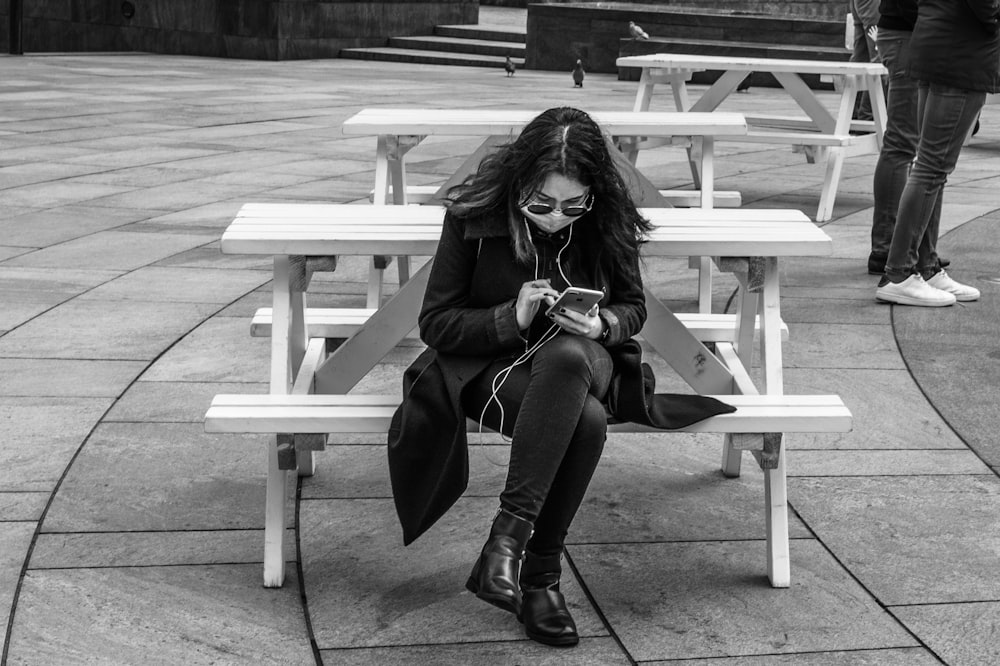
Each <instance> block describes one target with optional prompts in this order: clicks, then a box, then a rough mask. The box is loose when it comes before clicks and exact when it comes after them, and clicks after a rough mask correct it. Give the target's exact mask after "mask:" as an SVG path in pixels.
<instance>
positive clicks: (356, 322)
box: [250, 307, 788, 342]
mask: <svg viewBox="0 0 1000 666" xmlns="http://www.w3.org/2000/svg"><path fill="white" fill-rule="evenodd" d="M374 312H375V310H373V309H371V308H309V309H307V310H306V316H305V319H306V331H307V332H306V336H307V337H310V338H334V339H336V338H349V337H351V336H352V335H354V334H355V333H356V332H357V331H358V330H359V329H360V328H361V327H362V326H364V324H365V322H367V321H368V319H369V318H370V317H371V316H372V314H374ZM675 314H676V315H677V318H678V319H680V320H681V323H683V324H684V325H685V326H686V327H687V329H688V330H689V331H691V332H692V333H693V334H694V336H695V337H696V338H698V339H699V340H701V341H702V342H734V341H735V331H736V315H734V314H713V313H703V312H678V313H675ZM272 319H273V316H272V310H271V308H266V307H265V308H258V309H257V311H256V312H255V313H254V315H253V319H251V321H250V335H251V337H255V338H266V337H270V335H271V322H272ZM754 329H755V332H756V331H759V330H760V318H759V317H757V319H756V321H755V323H754ZM407 337H408V338H411V339H412V338H419V335H418V334H417V330H416V327H414V329H413V330H411V331H410V332H409V333H407ZM781 339H782V341H785V340H788V324H786V323H785V322H781Z"/></svg>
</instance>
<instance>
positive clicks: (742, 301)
mask: <svg viewBox="0 0 1000 666" xmlns="http://www.w3.org/2000/svg"><path fill="white" fill-rule="evenodd" d="M738 279H740V287H739V292H738V294H737V297H736V341H735V344H734V348H735V351H736V356H737V358H738V359H739V362H740V364H742V366H743V367H744V368H745V369H746V370H747V371H748V372H749V370H750V367H751V364H752V363H753V336H754V328H755V324H756V320H757V305H758V304H757V301H758V299H757V294H756V293H755V292H754V291H752V290H751V288H750V285H749V279H748V278H745V277H742V276H741V277H740V278H738ZM734 383H735V382H734ZM733 392H734V393H737V392H739V391H738V387H737V386H733ZM742 453H743V451H742V450H741V449H738V448H736V447H735V446H734V445H733V437H732V435H729V434H727V435H725V436H724V438H723V443H722V474H723V475H724V476H727V477H730V478H736V477H738V476H739V475H740V466H741V463H742Z"/></svg>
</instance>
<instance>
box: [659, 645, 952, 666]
mask: <svg viewBox="0 0 1000 666" xmlns="http://www.w3.org/2000/svg"><path fill="white" fill-rule="evenodd" d="M940 663H941V662H940V661H939V660H938V659H937V658H935V657H934V655H933V654H932V653H931V652H929V651H928V650H925V649H923V648H885V649H881V650H844V651H831V652H815V653H805V654H803V653H799V654H789V655H780V654H769V655H767V656H765V657H731V658H723V659H669V660H666V661H648V662H643V666H658V665H662V666H667V665H668V664H689V665H690V666H781V665H782V664H787V665H788V666H826V665H828V664H837V665H838V666H931V665H932V664H940Z"/></svg>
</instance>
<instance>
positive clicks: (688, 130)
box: [343, 107, 747, 312]
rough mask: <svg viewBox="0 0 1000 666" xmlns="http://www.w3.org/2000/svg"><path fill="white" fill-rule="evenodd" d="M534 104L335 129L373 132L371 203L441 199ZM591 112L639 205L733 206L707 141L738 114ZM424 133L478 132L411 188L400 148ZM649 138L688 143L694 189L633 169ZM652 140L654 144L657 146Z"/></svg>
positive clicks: (736, 124)
mask: <svg viewBox="0 0 1000 666" xmlns="http://www.w3.org/2000/svg"><path fill="white" fill-rule="evenodd" d="M540 112H541V110H540V109H536V110H524V109H428V108H381V107H377V108H367V109H362V110H361V111H359V112H358V113H356V114H354V115H353V116H351V117H350V118H348V119H347V120H345V121H344V124H343V132H344V134H347V135H351V136H376V137H377V140H376V149H375V187H374V190H373V193H372V201H373V203H375V204H386V203H393V204H408V203H441V202H442V201H443V198H444V196H445V194H446V193H447V191H448V189H449V188H450V187H451V186H453V185H456V184H458V183H460V182H462V181H463V180H464V179H465V178H466V176H468V175H469V174H471V173H474V172H475V170H476V169H477V168H478V166H479V163H480V162H481V161H482V159H483V157H484V156H485V155H486V154H487V153H488V152H490V151H492V150H493V149H494V148H495V147H496V146H497V145H498V144H500V143H504V142H508V141H512V140H513V139H514V138H515V137H516V136H517V135H518V134H519V133H520V131H521V130H522V129H523V128H524V126H525V125H527V124H528V123H529V122H530V121H531V120H532V119H533V118H535V117H536V116H537V115H538V114H539V113H540ZM590 115H591V117H592V118H593V119H594V120H595V121H596V122H597V123H598V124H599V125H600V126H601V128H602V129H603V130H604V131H605V132H607V134H608V135H609V136H610V139H609V141H610V142H611V143H612V144H614V146H615V149H613V150H612V151H611V154H612V157H613V158H615V159H616V160H617V164H618V168H619V171H620V172H621V173H622V177H623V178H624V180H625V182H626V184H627V185H628V186H629V189H630V191H631V192H632V195H633V197H634V198H635V200H636V202H637V203H638V204H639V205H641V206H660V205H675V204H679V205H695V206H701V207H703V208H712V207H714V206H716V205H721V206H728V207H733V206H739V205H740V203H741V200H740V195H739V192H716V191H715V188H714V186H713V183H714V175H713V174H714V161H713V160H714V142H715V139H716V137H731V136H741V135H743V134H746V132H747V124H746V120H745V119H744V117H743V115H742V114H739V113H676V112H672V111H671V112H661V113H636V112H632V111H594V112H592V113H591V114H590ZM428 136H475V137H483V141H482V143H481V144H480V145H479V147H478V148H477V149H476V150H475V151H473V152H472V153H471V154H470V155H469V157H468V158H466V159H465V160H464V161H463V162H462V164H461V165H460V166H459V167H458V168H457V169H456V170H455V172H454V173H453V174H452V175H451V177H450V178H448V180H447V181H445V182H444V183H443V184H441V185H435V186H431V187H412V186H408V185H407V183H406V154H407V153H408V152H409V151H410V150H411V149H413V148H414V147H416V146H417V145H419V144H420V142H422V141H423V140H425V139H426V138H427V137H428ZM651 141H659V142H661V143H662V142H668V143H671V144H677V145H685V146H688V147H689V149H693V154H694V155H695V157H693V159H694V160H695V161H696V162H697V165H698V167H697V169H698V172H699V173H700V174H701V176H700V179H699V181H698V182H699V187H700V188H701V189H700V191H689V190H659V189H657V188H656V187H655V186H654V185H653V184H652V183H651V182H649V180H648V179H647V178H646V177H645V176H643V175H642V173H641V172H640V171H639V170H637V169H636V168H635V167H634V162H635V159H636V155H637V153H638V151H639V150H640V149H642V148H644V147H646V146H648V145H650V142H651ZM658 145H659V144H658ZM696 261H697V263H696V267H697V268H698V269H699V285H698V294H699V303H700V307H701V309H702V310H703V311H706V312H707V311H709V310H711V297H712V281H711V265H710V262H709V261H708V260H707V259H705V258H703V257H702V258H698V259H697V260H696ZM386 266H388V258H387V257H384V256H379V257H373V260H372V265H371V271H370V277H369V280H368V287H369V291H368V303H369V307H374V304H375V303H376V302H377V301H378V300H379V298H380V297H381V293H382V288H383V279H384V273H383V270H384V268H385V267H386ZM397 266H398V270H399V279H400V281H401V282H405V281H406V280H407V279H408V278H409V270H410V269H409V262H408V260H407V258H406V257H405V256H401V255H400V256H399V257H398V261H397Z"/></svg>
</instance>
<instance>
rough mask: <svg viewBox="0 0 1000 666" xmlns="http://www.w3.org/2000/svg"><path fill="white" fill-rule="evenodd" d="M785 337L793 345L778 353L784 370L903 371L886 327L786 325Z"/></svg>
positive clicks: (890, 332) (864, 325)
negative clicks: (850, 369)
mask: <svg viewBox="0 0 1000 666" xmlns="http://www.w3.org/2000/svg"><path fill="white" fill-rule="evenodd" d="M788 336H789V339H791V340H794V341H795V344H793V345H792V344H790V345H787V346H786V347H785V348H784V349H783V350H782V352H783V353H782V356H783V357H784V358H783V361H784V364H785V367H786V368H863V369H866V370H867V369H872V368H879V369H885V370H895V369H902V368H904V367H906V366H905V364H904V363H903V360H902V359H901V358H900V357H899V351H898V349H897V347H896V341H895V339H894V338H893V334H892V328H890V327H889V326H871V325H866V324H800V323H790V324H789V325H788Z"/></svg>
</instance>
